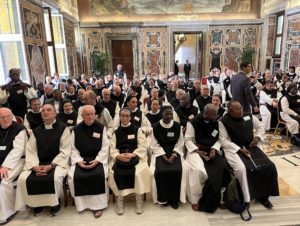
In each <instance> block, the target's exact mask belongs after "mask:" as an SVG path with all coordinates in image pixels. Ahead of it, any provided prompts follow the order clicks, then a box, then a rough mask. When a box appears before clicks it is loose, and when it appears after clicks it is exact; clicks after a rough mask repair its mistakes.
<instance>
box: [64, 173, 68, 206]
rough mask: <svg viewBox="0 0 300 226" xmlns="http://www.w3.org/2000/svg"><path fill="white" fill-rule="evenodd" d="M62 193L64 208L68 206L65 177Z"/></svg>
mask: <svg viewBox="0 0 300 226" xmlns="http://www.w3.org/2000/svg"><path fill="white" fill-rule="evenodd" d="M63 192H64V207H67V206H68V191H67V177H65V178H64V180H63Z"/></svg>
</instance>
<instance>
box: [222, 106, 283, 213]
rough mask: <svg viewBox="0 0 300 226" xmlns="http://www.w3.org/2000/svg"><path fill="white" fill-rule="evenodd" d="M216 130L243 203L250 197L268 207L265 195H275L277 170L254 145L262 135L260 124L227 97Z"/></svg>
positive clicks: (276, 192) (270, 205)
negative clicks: (227, 101) (224, 108)
mask: <svg viewBox="0 0 300 226" xmlns="http://www.w3.org/2000/svg"><path fill="white" fill-rule="evenodd" d="M253 129H254V130H255V131H256V132H255V134H254V133H253ZM219 132H220V136H219V138H220V141H221V145H222V147H223V149H224V152H225V157H226V159H227V161H228V163H229V165H230V166H231V167H232V169H233V172H234V175H235V177H236V178H237V179H238V180H239V182H240V184H241V189H242V191H243V195H244V202H245V204H246V206H247V207H248V208H249V202H250V200H252V199H257V200H258V201H260V202H261V203H262V205H263V206H265V207H266V208H267V209H272V207H273V205H272V203H271V202H270V201H269V196H278V195H279V192H278V181H277V170H276V167H275V165H274V163H273V162H271V161H270V159H269V158H268V157H267V156H266V155H265V154H264V152H263V151H262V150H261V149H259V148H258V147H257V144H258V143H259V141H260V139H261V137H262V136H263V135H264V126H263V124H262V123H261V122H260V121H259V120H258V119H257V118H256V117H253V116H252V115H251V114H246V113H245V114H244V112H243V108H242V106H241V104H240V103H239V102H237V101H231V102H229V103H228V113H227V114H226V115H225V116H224V117H223V118H222V119H221V121H220V122H219Z"/></svg>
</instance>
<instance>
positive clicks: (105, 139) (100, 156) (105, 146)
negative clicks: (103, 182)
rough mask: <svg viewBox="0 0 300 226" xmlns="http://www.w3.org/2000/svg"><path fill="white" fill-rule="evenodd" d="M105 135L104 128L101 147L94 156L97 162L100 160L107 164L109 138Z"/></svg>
mask: <svg viewBox="0 0 300 226" xmlns="http://www.w3.org/2000/svg"><path fill="white" fill-rule="evenodd" d="M105 135H106V128H105V127H104V129H103V134H102V147H101V150H100V151H99V152H98V155H97V157H96V160H97V161H98V162H101V163H102V164H104V165H105V164H107V162H108V156H109V141H110V140H109V139H108V137H107V136H105Z"/></svg>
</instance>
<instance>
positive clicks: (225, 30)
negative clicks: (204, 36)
mask: <svg viewBox="0 0 300 226" xmlns="http://www.w3.org/2000/svg"><path fill="white" fill-rule="evenodd" d="M208 40H209V56H210V59H209V67H208V69H209V68H215V67H216V68H222V70H223V69H224V67H228V68H230V69H233V70H234V71H238V68H239V63H240V55H241V52H242V51H243V49H245V48H246V47H250V48H254V51H255V56H254V59H253V65H254V68H256V67H257V63H256V61H257V60H256V59H257V54H258V48H257V46H258V40H259V26H258V25H236V26H210V28H209V33H208Z"/></svg>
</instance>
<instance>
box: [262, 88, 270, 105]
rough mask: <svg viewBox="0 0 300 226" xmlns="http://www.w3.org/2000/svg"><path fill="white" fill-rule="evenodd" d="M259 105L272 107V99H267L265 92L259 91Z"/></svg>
mask: <svg viewBox="0 0 300 226" xmlns="http://www.w3.org/2000/svg"><path fill="white" fill-rule="evenodd" d="M259 103H260V104H268V105H272V103H273V99H272V98H271V97H269V96H268V95H267V94H266V92H265V91H263V90H261V91H260V94H259Z"/></svg>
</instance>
